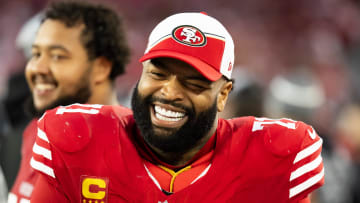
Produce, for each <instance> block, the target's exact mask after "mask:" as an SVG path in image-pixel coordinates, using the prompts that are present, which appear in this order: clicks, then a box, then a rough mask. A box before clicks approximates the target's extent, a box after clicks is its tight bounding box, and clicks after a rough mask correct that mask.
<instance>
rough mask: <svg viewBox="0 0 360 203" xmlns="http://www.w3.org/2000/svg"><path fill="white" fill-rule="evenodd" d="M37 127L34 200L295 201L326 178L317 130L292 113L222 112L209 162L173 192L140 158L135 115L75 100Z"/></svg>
mask: <svg viewBox="0 0 360 203" xmlns="http://www.w3.org/2000/svg"><path fill="white" fill-rule="evenodd" d="M38 127H39V130H38V136H37V138H36V142H35V145H34V147H33V158H32V160H31V165H32V167H33V168H34V169H36V170H38V171H40V172H41V173H42V174H43V175H42V177H41V179H40V180H41V181H39V182H38V185H37V186H36V188H35V191H34V195H33V197H32V200H34V202H84V203H85V202H154V203H160V202H161V203H165V202H166V203H172V202H246V203H252V202H253V203H264V202H266V203H282V202H298V201H299V200H301V199H304V198H305V197H307V195H308V194H309V193H310V192H312V191H313V190H315V189H316V188H318V187H320V186H321V185H322V184H323V183H324V169H323V163H322V158H321V154H320V152H321V147H322V140H321V138H320V137H319V136H318V135H317V134H316V133H315V131H314V129H312V127H310V126H308V125H306V124H304V123H302V122H296V121H293V120H289V119H279V120H271V119H267V118H254V117H242V118H236V119H231V120H223V119H219V121H218V128H217V130H216V133H215V134H214V136H215V141H216V144H215V149H214V153H213V157H212V160H211V164H210V165H209V167H207V168H206V169H205V170H204V171H203V173H201V174H200V175H199V176H198V177H197V178H195V179H194V181H192V182H191V184H190V185H188V186H187V187H185V188H184V189H182V190H180V191H177V192H175V193H173V194H171V195H167V194H165V193H164V192H163V191H162V190H161V188H160V185H159V184H158V182H157V180H156V179H155V177H154V176H153V175H152V174H151V173H150V171H149V170H148V169H147V167H146V166H145V164H144V158H143V157H144V156H141V155H140V153H139V150H138V149H137V144H136V141H135V140H136V138H135V137H138V136H137V133H138V130H137V127H136V124H135V121H134V119H133V116H132V115H128V116H122V117H118V116H116V115H115V113H114V112H113V109H112V107H111V106H100V105H72V106H68V107H59V108H57V109H54V110H51V111H48V112H47V113H46V114H45V115H44V116H43V117H42V118H41V119H39V122H38Z"/></svg>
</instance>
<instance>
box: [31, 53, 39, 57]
mask: <svg viewBox="0 0 360 203" xmlns="http://www.w3.org/2000/svg"><path fill="white" fill-rule="evenodd" d="M39 57H40V52H32V53H31V58H39Z"/></svg>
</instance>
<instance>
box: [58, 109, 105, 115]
mask: <svg viewBox="0 0 360 203" xmlns="http://www.w3.org/2000/svg"><path fill="white" fill-rule="evenodd" d="M64 113H85V114H98V113H99V110H97V109H67V108H58V110H57V111H56V114H64Z"/></svg>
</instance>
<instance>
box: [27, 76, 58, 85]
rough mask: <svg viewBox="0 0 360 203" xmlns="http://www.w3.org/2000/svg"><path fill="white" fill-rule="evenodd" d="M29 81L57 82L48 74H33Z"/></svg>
mask: <svg viewBox="0 0 360 203" xmlns="http://www.w3.org/2000/svg"><path fill="white" fill-rule="evenodd" d="M31 81H32V82H33V83H35V82H42V83H54V84H57V81H56V80H55V79H54V78H53V77H50V76H48V75H42V74H34V75H32V76H31Z"/></svg>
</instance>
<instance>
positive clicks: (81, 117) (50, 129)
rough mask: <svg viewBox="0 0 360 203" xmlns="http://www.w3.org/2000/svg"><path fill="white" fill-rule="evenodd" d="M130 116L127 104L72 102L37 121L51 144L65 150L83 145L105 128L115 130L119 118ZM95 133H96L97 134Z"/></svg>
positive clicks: (50, 111)
mask: <svg viewBox="0 0 360 203" xmlns="http://www.w3.org/2000/svg"><path fill="white" fill-rule="evenodd" d="M127 115H131V111H129V110H128V109H127V108H125V107H116V106H110V105H100V104H73V105H69V106H59V107H57V108H55V109H52V110H49V111H46V113H45V114H44V115H43V116H42V117H41V118H40V119H39V121H38V127H39V129H38V131H39V132H38V133H43V134H44V135H46V136H47V138H48V139H49V142H50V143H51V144H52V145H55V146H56V147H57V148H59V149H61V150H63V151H66V152H75V151H79V150H81V149H82V148H84V147H85V146H86V145H87V144H88V143H89V142H90V140H91V139H92V137H93V136H97V135H100V134H101V131H102V129H103V130H106V129H109V128H113V129H116V128H118V127H119V125H121V122H120V120H121V119H122V118H123V117H126V116H127ZM94 132H96V133H94Z"/></svg>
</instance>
